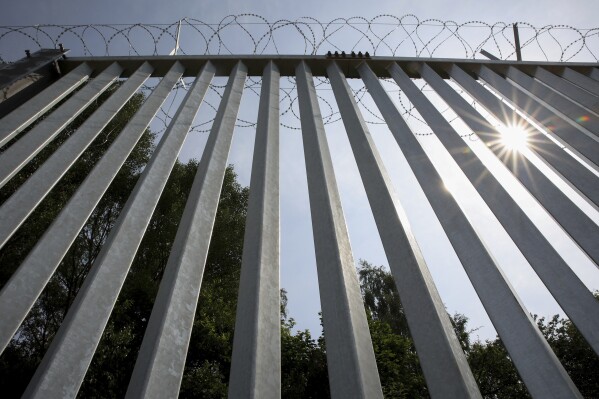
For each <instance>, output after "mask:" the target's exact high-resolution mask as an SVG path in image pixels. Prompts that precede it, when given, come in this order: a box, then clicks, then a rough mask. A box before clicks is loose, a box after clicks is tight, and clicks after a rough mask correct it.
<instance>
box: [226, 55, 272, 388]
mask: <svg viewBox="0 0 599 399" xmlns="http://www.w3.org/2000/svg"><path fill="white" fill-rule="evenodd" d="M279 79H280V73H279V69H278V68H277V66H276V65H275V64H274V63H273V62H272V61H271V62H269V63H268V64H267V65H266V67H265V68H264V74H263V76H262V89H261V92H260V106H259V109H258V126H257V128H256V141H255V144H254V160H253V164H252V179H251V182H250V198H249V204H248V212H247V221H246V225H245V238H244V244H243V260H242V264H241V280H240V284H239V296H238V300H237V316H236V320H235V336H234V340H233V356H232V360H231V377H230V379H229V397H231V398H241V397H250V398H273V399H274V398H280V397H281V321H280V317H281V315H280V312H281V301H280V299H281V298H280V295H281V294H280V291H279Z"/></svg>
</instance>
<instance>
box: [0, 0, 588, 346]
mask: <svg viewBox="0 0 599 399" xmlns="http://www.w3.org/2000/svg"><path fill="white" fill-rule="evenodd" d="M540 4H541V2H538V1H501V2H500V1H480V0H479V1H453V2H447V1H418V2H407V1H404V2H400V1H380V2H376V4H375V5H373V4H372V3H370V2H366V1H327V2H323V1H315V0H306V1H301V2H298V1H294V2H290V1H254V2H239V1H187V0H185V1H163V2H158V1H151V2H149V1H139V0H135V1H122V0H121V1H114V0H107V1H102V2H99V1H93V2H92V1H87V0H86V1H78V2H75V1H67V0H57V1H45V2H42V1H31V0H21V1H18V2H14V1H8V0H2V4H0V6H1V9H2V10H3V12H2V13H1V14H0V25H35V24H100V23H104V24H117V23H127V24H129V23H173V22H175V21H177V20H179V19H181V18H185V17H189V18H193V19H197V20H202V21H205V22H209V23H218V22H219V21H221V19H222V18H223V17H225V16H227V15H229V14H242V13H255V14H258V15H261V16H262V17H264V18H266V19H267V20H269V21H271V22H273V21H275V20H279V19H296V18H299V17H302V16H309V17H314V18H316V19H318V20H320V21H323V22H326V21H329V20H332V19H334V18H337V17H345V18H349V17H353V16H363V17H365V18H367V19H369V18H372V17H375V16H376V15H380V14H391V15H395V16H398V17H401V16H403V15H406V14H415V15H416V16H417V17H418V18H419V19H420V20H424V19H434V18H437V19H439V20H443V21H447V20H453V21H456V22H457V23H463V22H467V21H483V22H486V23H494V22H498V21H504V22H508V23H511V22H528V23H531V24H532V25H535V26H537V27H541V26H544V25H547V24H564V25H572V26H575V27H579V28H592V27H595V26H599V24H598V23H597V21H596V17H597V15H599V2H597V1H593V0H590V1H582V0H578V1H569V2H568V3H567V4H566V2H563V1H557V0H548V1H543V2H542V6H540ZM525 32H526V31H523V33H522V35H523V36H525ZM285 35H287V34H284V35H282V36H281V43H280V46H281V48H282V49H289V50H288V52H294V53H301V52H302V50H295V48H294V47H293V43H294V42H293V40H295V39H293V38H292V37H291V33H289V35H290V36H288V37H289V42H287V43H286V42H285V40H286V39H287V36H285ZM229 40H233V38H230V39H229ZM339 40H341V39H339ZM347 43H351V38H347ZM594 43H595V45H597V49H598V52H599V41H595V42H594ZM2 45H3V43H2V41H1V40H0V48H2ZM352 45H353V43H352ZM456 45H457V44H456ZM456 51H457V50H456ZM460 51H462V53H460V55H459V56H461V55H462V54H463V50H460ZM267 52H268V51H267ZM410 55H411V54H410ZM538 56H539V53H538V51H537V50H536V49H533V48H532V47H531V48H529V49H524V57H525V58H526V57H529V58H528V59H534V58H537V57H538ZM223 82H224V81H223V79H220V80H219V81H218V83H223ZM291 86H292V82H289V81H286V80H282V81H281V87H283V88H284V87H291ZM356 87H358V86H356ZM320 93H321V95H322V98H323V99H330V98H332V95H331V93H330V91H327V90H326V87H323V90H322V91H321V92H320ZM256 99H257V96H256V95H255V94H254V93H253V92H251V90H246V93H245V95H244V99H243V101H242V107H241V111H240V118H242V119H247V120H250V121H254V120H255V117H256V116H255V112H256V107H255V106H254V105H255V103H256V102H255V100H256ZM207 100H208V101H212V103H213V104H217V101H218V97H217V96H216V95H212V97H210V96H209V97H208V98H207ZM174 104H176V99H175V100H174ZM364 104H365V106H366V108H364V107H363V112H365V116H366V119H367V120H369V121H375V122H376V121H377V112H376V110H375V107H371V106H369V104H370V105H371V104H372V103H371V101H370V100H369V99H368V97H367V96H366V97H365V100H364ZM437 104H439V103H438V102H437ZM321 106H325V104H324V103H321ZM368 110H373V111H374V115H370V114H369V113H368ZM323 113H325V114H326V112H325V110H324V109H323ZM213 115H214V112H213V111H212V110H210V109H209V108H206V107H203V108H201V110H200V113H199V116H198V118H196V123H198V122H201V121H207V120H210V118H211V117H212V116H213ZM448 117H450V116H448ZM282 121H284V122H285V121H288V122H289V123H291V124H293V123H294V121H293V118H292V117H291V118H290V117H289V116H284V117H283V119H282ZM295 124H296V125H298V124H297V121H295ZM454 124H455V126H456V128H458V129H462V128H463V127H461V126H460V123H459V121H456V122H455V123H454ZM370 126H371V131H372V133H373V135H374V138H375V141H376V143H377V145H378V146H379V149H380V150H381V153H382V156H383V160H384V162H385V164H386V166H387V169H388V171H389V173H390V174H391V176H392V180H393V183H394V185H395V188H396V190H397V192H398V194H399V196H400V199H401V201H402V204H403V206H404V207H405V208H406V210H407V211H408V214H409V215H410V221H411V223H412V224H413V228H414V230H415V234H416V237H417V238H418V240H419V245H420V246H421V249H422V251H423V253H424V255H425V257H426V259H427V262H428V264H429V266H430V268H431V270H432V273H433V277H434V278H435V282H436V283H437V285H438V287H439V290H440V292H441V295H442V298H443V299H444V301H445V303H446V305H447V308H448V311H449V312H451V313H453V312H462V313H464V314H466V315H467V316H469V317H470V318H471V327H482V328H481V329H480V330H478V331H477V334H479V336H480V337H481V338H483V339H484V338H492V337H493V336H494V330H493V328H492V326H491V323H490V321H489V320H488V318H487V317H486V315H485V313H484V310H483V309H482V306H481V304H480V302H479V301H478V298H477V297H476V294H475V293H474V291H473V289H472V287H471V285H470V284H469V283H468V281H467V277H466V275H465V273H464V271H463V270H462V268H461V265H460V263H459V261H458V259H457V257H456V256H455V254H454V253H453V250H452V249H451V246H450V244H449V242H448V241H447V238H446V237H445V236H444V233H443V232H442V230H441V228H440V226H439V225H438V223H437V222H436V220H435V218H434V215H433V214H432V213H431V210H430V209H428V207H427V206H426V205H427V203H426V200H425V198H424V197H423V194H422V192H420V191H419V190H417V189H414V187H416V186H417V183H416V181H415V179H414V177H413V176H412V175H411V172H410V171H409V168H408V167H407V164H406V162H405V160H404V159H403V158H402V156H401V155H400V154H399V153H398V150H397V148H396V147H397V146H396V144H395V143H394V141H393V139H392V137H391V135H390V134H389V132H388V130H386V129H385V128H384V127H383V126H380V125H376V124H373V125H370ZM411 126H412V127H413V129H414V130H415V131H422V132H424V131H426V126H423V125H419V124H418V122H417V121H415V120H412V121H411ZM281 134H282V136H281V217H282V230H281V251H282V252H281V285H282V286H283V287H285V288H286V289H287V290H288V291H289V306H290V312H291V315H292V316H293V317H294V318H295V319H296V320H297V321H298V327H299V328H309V329H311V330H312V331H314V332H315V333H317V332H319V330H320V327H319V324H318V318H317V312H318V310H319V306H320V305H319V300H318V288H317V282H316V266H315V263H314V253H313V252H314V249H313V245H312V242H311V225H310V213H309V206H308V196H307V187H306V181H305V168H304V163H303V155H302V152H301V149H302V143H301V136H300V133H299V132H298V131H294V130H289V129H283V130H282V131H281ZM327 134H328V139H329V144H330V147H331V148H333V149H334V150H333V151H332V154H333V161H334V166H335V170H336V173H337V179H338V184H339V188H340V191H341V196H342V201H343V206H344V211H345V214H346V218H347V223H348V229H349V233H350V238H351V242H352V248H353V251H354V257H355V259H356V261H357V260H358V259H365V260H368V261H369V262H371V263H374V264H385V265H386V264H387V261H386V258H385V255H384V252H383V250H382V246H381V243H380V239H379V238H378V235H377V232H376V227H375V225H374V221H373V218H372V214H371V213H370V211H369V207H368V202H367V200H366V196H365V193H364V189H363V187H362V183H361V181H360V180H359V175H358V172H357V168H356V165H355V161H354V160H353V156H352V155H351V149H350V148H349V143H348V141H347V138H346V137H345V133H344V131H343V125H342V124H341V122H336V123H333V124H329V125H327ZM205 139H206V134H204V133H197V132H195V133H194V132H192V133H190V137H189V139H188V141H187V142H186V144H185V147H184V149H183V151H182V153H181V158H182V159H183V160H186V159H189V158H192V157H195V158H199V157H200V156H201V151H202V148H203V145H204V143H205ZM253 139H254V134H253V129H252V128H247V127H246V128H238V129H237V130H236V133H235V139H234V143H233V148H232V152H231V156H230V162H232V163H234V164H235V166H236V170H237V172H238V174H239V177H240V180H241V182H242V183H243V184H249V176H250V171H251V156H252V150H253ZM421 142H422V144H423V146H424V147H425V148H426V149H427V150H428V151H430V152H431V153H433V154H435V162H436V163H437V164H438V165H440V169H444V170H445V172H444V175H445V176H446V177H447V178H448V179H450V178H455V179H457V183H454V184H455V185H457V187H458V188H459V189H458V190H457V194H456V195H457V196H458V197H459V201H460V202H461V204H462V205H463V207H464V208H465V209H467V210H468V213H469V216H470V217H471V218H472V220H473V223H474V224H475V227H477V229H478V231H480V234H481V235H482V236H483V238H484V239H485V241H486V242H488V243H489V244H490V247H491V250H492V252H493V255H494V256H495V257H496V258H497V259H498V261H499V262H500V264H501V266H502V267H503V268H504V270H505V272H506V273H507V274H508V276H509V277H510V279H511V282H512V284H513V285H514V287H515V288H516V290H517V291H518V292H519V294H520V295H521V296H522V299H523V301H524V303H525V305H526V306H527V308H528V309H529V310H530V311H531V312H532V313H538V314H542V315H550V314H553V313H556V312H558V311H559V307H558V306H557V305H556V304H555V301H554V300H553V299H552V298H551V296H550V295H549V294H548V293H547V291H546V290H545V289H544V287H543V286H542V284H541V283H540V281H539V280H538V278H537V277H536V276H535V275H534V273H533V272H532V271H531V270H530V267H529V266H528V264H527V262H526V260H525V259H524V258H523V257H522V255H520V254H519V252H518V251H517V248H516V247H515V246H514V244H513V243H512V242H511V241H510V240H509V239H508V237H507V235H506V233H505V232H504V231H503V230H502V229H500V228H497V223H496V222H494V221H493V217H492V215H491V214H490V211H489V210H488V209H487V208H486V207H485V206H484V205H482V203H481V201H480V200H479V199H477V195H476V193H475V192H474V191H473V189H472V187H471V186H469V185H467V184H463V181H464V178H463V177H461V174H460V173H459V172H457V171H456V169H455V167H451V164H452V162H449V161H448V160H447V154H445V153H444V152H443V151H441V150H439V148H438V143H437V142H436V139H435V138H434V137H429V136H423V137H421ZM469 144H472V146H473V149H474V150H475V151H478V152H480V153H481V154H482V155H481V158H483V159H485V162H489V163H490V164H493V163H494V159H493V158H492V157H489V156H488V155H487V154H485V150H486V151H488V150H487V149H486V148H484V147H482V148H481V146H480V145H479V144H480V143H478V142H472V143H469ZM495 163H496V162H495ZM448 165H449V166H448ZM492 168H493V170H495V171H496V172H497V173H498V174H499V175H501V176H503V177H502V179H504V181H506V185H507V186H508V187H510V190H512V191H513V192H514V196H517V198H519V200H520V201H522V203H523V206H525V207H526V209H527V210H529V212H530V214H531V215H533V217H534V218H535V222H538V225H539V226H542V228H543V229H544V230H543V231H544V233H546V234H547V235H548V236H549V237H550V238H551V240H552V243H554V245H555V246H556V247H559V250H560V252H561V253H562V255H563V256H564V257H565V258H566V260H567V261H569V263H570V264H571V265H572V267H573V268H574V269H575V271H576V272H577V273H578V274H579V276H580V277H581V278H582V279H583V281H584V282H585V283H587V284H588V286H589V288H590V289H599V272H598V271H597V268H596V267H595V266H594V265H593V264H592V263H591V262H590V261H589V260H588V259H586V257H585V256H584V255H583V254H582V253H581V252H580V251H579V250H578V248H577V247H576V246H575V244H573V243H572V242H571V241H570V240H569V239H568V237H566V236H565V234H564V233H563V232H561V231H560V230H559V229H558V228H556V226H555V223H554V222H552V221H551V220H550V218H548V217H547V215H546V214H545V213H543V211H542V210H540V209H539V206H538V204H536V201H535V200H534V199H531V198H529V196H527V194H526V192H523V189H522V188H521V187H520V186H519V185H517V184H513V179H511V178H510V177H509V176H505V173H504V171H503V169H502V168H501V167H499V168H496V167H495V166H492ZM502 171H503V172H502ZM565 190H567V188H565ZM583 206H584V204H582V205H581V207H583ZM585 210H587V211H588V213H589V214H590V215H591V217H592V218H593V220H595V221H596V222H597V223H599V212H597V210H596V209H594V208H590V207H586V208H585ZM489 221H490V222H489Z"/></svg>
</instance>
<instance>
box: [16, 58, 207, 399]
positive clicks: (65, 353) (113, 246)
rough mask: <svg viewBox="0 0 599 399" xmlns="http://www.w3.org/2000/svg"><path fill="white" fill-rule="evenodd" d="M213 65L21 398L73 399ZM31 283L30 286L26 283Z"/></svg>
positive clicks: (180, 111) (131, 200) (202, 76)
mask: <svg viewBox="0 0 599 399" xmlns="http://www.w3.org/2000/svg"><path fill="white" fill-rule="evenodd" d="M213 75H214V67H213V66H212V64H210V63H209V62H208V63H207V64H205V65H204V67H203V68H202V71H201V72H200V75H199V76H198V77H197V78H196V81H195V82H194V84H193V86H192V88H191V89H190V90H189V92H188V93H187V95H186V97H185V99H184V101H183V103H182V105H181V106H180V107H179V109H178V110H177V113H176V115H175V117H174V118H173V120H172V122H171V124H170V125H169V128H168V129H167V131H166V132H165V133H164V136H163V139H162V140H161V142H160V144H159V145H158V148H157V149H156V152H155V153H154V156H153V157H152V159H151V160H150V162H149V164H148V165H147V166H146V169H145V170H144V172H143V174H142V176H141V177H140V179H139V181H138V182H137V184H136V185H135V188H134V189H133V192H132V194H131V196H130V197H129V200H128V201H127V203H126V204H125V207H124V208H123V211H122V212H121V215H120V216H119V218H118V220H117V222H116V225H115V226H114V228H113V229H112V231H111V232H110V235H109V237H108V239H107V240H106V243H105V244H104V246H103V247H102V250H101V251H100V254H99V255H98V258H97V259H96V261H95V262H94V265H93V267H92V268H91V270H90V272H89V274H88V276H87V277H86V279H85V281H84V283H83V286H82V287H81V289H80V290H79V293H78V294H77V297H76V298H75V301H74V302H73V304H72V305H71V308H70V309H69V311H68V313H67V315H66V317H65V320H64V321H63V323H62V325H61V326H60V328H59V330H58V332H57V333H56V336H55V337H54V339H53V340H52V344H51V345H50V348H49V349H48V351H47V352H46V354H45V356H44V358H43V359H42V362H41V364H40V366H39V367H38V368H37V370H36V372H35V375H34V376H33V379H32V380H31V382H30V383H29V386H28V387H27V390H26V391H25V394H24V397H27V398H29V397H35V398H49V397H50V398H51V397H66V398H74V397H75V396H76V395H77V391H78V390H79V387H80V385H81V382H82V381H83V378H84V376H85V373H86V371H87V368H88V367H89V364H90V362H91V360H92V357H93V355H94V352H95V350H96V347H97V345H98V342H99V341H100V338H101V336H102V332H103V331H104V327H105V326H106V323H107V322H108V318H109V316H110V313H111V311H112V308H113V306H114V303H115V302H116V299H117V297H118V294H119V291H120V289H121V287H122V285H123V282H124V280H125V277H126V276H127V273H128V271H129V267H130V265H131V263H132V262H133V258H134V257H135V253H136V251H137V248H138V247H139V244H140V242H141V239H142V237H143V234H144V232H145V230H146V227H147V226H148V223H149V222H150V218H151V216H152V213H153V211H154V209H155V207H156V204H157V203H158V199H159V198H160V194H161V193H162V190H163V189H164V186H165V185H166V181H167V179H168V176H169V174H170V172H171V170H172V167H173V165H174V164H175V161H176V160H177V155H178V154H179V151H180V149H181V146H182V145H183V141H184V140H185V137H186V135H187V132H188V131H189V128H190V126H191V123H192V122H193V119H194V117H195V114H196V112H197V110H198V108H199V106H200V104H201V102H202V99H203V97H204V94H205V93H206V91H207V89H208V86H209V84H210V81H211V79H212V76H213ZM29 285H30V283H29Z"/></svg>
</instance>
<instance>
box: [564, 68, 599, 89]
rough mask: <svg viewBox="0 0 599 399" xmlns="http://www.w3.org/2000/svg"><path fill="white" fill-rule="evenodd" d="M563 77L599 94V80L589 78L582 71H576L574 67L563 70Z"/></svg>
mask: <svg viewBox="0 0 599 399" xmlns="http://www.w3.org/2000/svg"><path fill="white" fill-rule="evenodd" d="M562 78H564V79H566V80H568V81H569V82H572V83H574V84H575V85H578V86H580V87H582V88H583V89H585V90H587V91H588V92H590V93H591V94H594V95H595V96H599V82H597V81H596V80H593V79H591V78H589V77H588V76H586V75H583V74H582V73H580V72H576V71H575V70H573V69H572V68H568V67H566V68H564V70H563V71H562Z"/></svg>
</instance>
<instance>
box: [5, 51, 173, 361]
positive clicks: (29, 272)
mask: <svg viewBox="0 0 599 399" xmlns="http://www.w3.org/2000/svg"><path fill="white" fill-rule="evenodd" d="M183 70H184V69H183V67H182V66H181V65H180V64H179V63H176V64H175V65H174V66H173V67H172V68H171V70H170V71H169V72H168V73H167V74H166V76H165V77H164V78H163V79H162V81H161V82H160V84H159V85H158V86H157V87H156V89H154V92H153V93H152V95H151V96H150V97H149V98H148V99H147V100H146V101H145V102H144V104H143V105H142V106H141V108H140V109H139V111H138V112H137V113H136V114H135V116H134V117H133V118H132V119H131V121H130V122H129V123H128V124H127V126H126V127H125V129H124V130H123V132H122V133H121V134H120V135H119V136H118V137H117V138H116V139H115V141H114V143H112V145H111V146H110V149H109V150H108V151H107V152H106V154H104V156H103V157H102V159H101V160H100V161H99V162H98V164H97V165H96V166H95V167H94V169H93V170H92V171H91V173H90V174H89V176H88V177H87V178H86V179H85V181H84V182H83V184H81V186H80V187H79V189H78V190H77V192H75V194H74V195H73V197H72V198H71V199H70V200H69V202H68V204H67V205H66V206H65V207H64V209H63V210H62V212H61V213H60V214H59V215H58V217H57V218H56V219H55V220H54V222H53V223H52V225H51V226H50V227H49V228H48V230H46V232H45V233H44V235H43V236H42V238H41V239H40V240H39V241H38V243H37V244H36V246H35V247H34V248H33V250H32V251H31V252H30V253H29V255H28V256H27V258H26V259H25V261H24V262H23V264H21V266H20V267H19V268H18V269H17V271H16V272H15V273H14V274H13V276H12V277H11V279H10V280H9V281H8V282H7V283H6V285H5V286H4V287H3V288H2V291H0V314H2V315H3V316H2V323H1V324H0V352H2V351H4V348H5V347H6V345H8V343H9V342H10V339H11V338H12V336H13V335H14V333H15V332H16V331H17V329H18V328H19V325H20V324H21V322H22V321H23V319H24V318H25V316H27V313H28V312H29V310H30V309H31V306H33V304H34V302H35V300H36V299H37V297H38V296H39V294H40V293H41V291H42V290H43V289H44V286H45V285H46V283H47V282H48V280H49V279H50V277H51V276H52V274H54V271H55V270H56V268H57V267H58V265H59V264H60V261H61V260H62V258H63V257H64V255H65V254H66V252H67V251H68V249H69V247H70V246H71V244H72V243H73V241H74V240H75V238H76V237H77V235H78V234H79V231H80V230H81V228H82V227H83V226H84V225H85V222H86V220H87V219H88V217H89V216H90V215H91V213H92V212H93V210H94V208H95V207H96V205H97V204H98V202H99V201H100V199H101V198H102V195H103V194H104V192H105V191H106V190H107V189H108V186H109V185H110V183H111V182H112V180H113V179H114V177H115V176H116V174H117V173H118V171H119V170H120V168H121V166H122V165H123V163H124V162H125V160H126V159H127V157H128V155H129V154H130V153H131V151H132V150H133V147H134V146H135V144H136V143H137V142H138V140H139V138H140V137H141V136H142V134H143V132H144V131H145V129H146V127H147V126H148V125H149V123H150V121H151V120H152V118H153V117H154V115H155V114H156V112H158V109H159V108H160V105H161V104H162V103H163V101H164V100H165V99H166V97H167V96H168V94H169V92H170V90H171V88H172V87H173V85H174V84H175V83H176V81H177V79H178V78H179V77H180V76H181V75H182V73H183Z"/></svg>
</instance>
